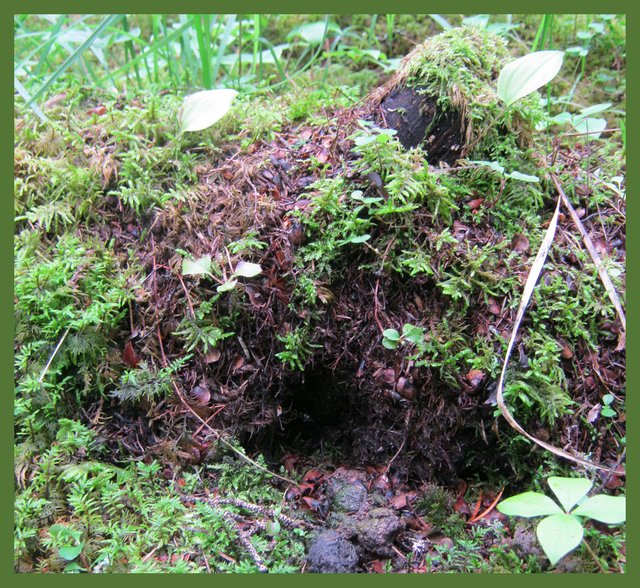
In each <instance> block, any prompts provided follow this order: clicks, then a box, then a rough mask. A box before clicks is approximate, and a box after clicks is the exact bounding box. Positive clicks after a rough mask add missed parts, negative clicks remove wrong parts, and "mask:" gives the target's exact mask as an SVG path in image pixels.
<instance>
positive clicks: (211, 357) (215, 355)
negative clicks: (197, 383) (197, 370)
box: [204, 349, 220, 363]
mask: <svg viewBox="0 0 640 588" xmlns="http://www.w3.org/2000/svg"><path fill="white" fill-rule="evenodd" d="M204 359H205V361H206V362H207V363H215V362H216V361H218V360H219V359H220V350H219V349H209V351H208V352H207V354H206V355H205V356H204Z"/></svg>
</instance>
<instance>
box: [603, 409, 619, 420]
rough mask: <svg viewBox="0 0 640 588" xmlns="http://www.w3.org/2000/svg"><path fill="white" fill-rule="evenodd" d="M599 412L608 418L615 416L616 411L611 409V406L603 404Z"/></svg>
mask: <svg viewBox="0 0 640 588" xmlns="http://www.w3.org/2000/svg"><path fill="white" fill-rule="evenodd" d="M600 414H601V415H602V416H603V417H606V418H608V419H610V418H613V417H614V416H616V411H615V410H613V408H611V407H610V406H603V407H602V410H601V411H600Z"/></svg>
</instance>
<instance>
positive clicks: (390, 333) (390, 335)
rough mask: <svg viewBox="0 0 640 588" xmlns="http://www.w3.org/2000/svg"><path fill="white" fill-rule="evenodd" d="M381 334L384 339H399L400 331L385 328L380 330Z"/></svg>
mask: <svg viewBox="0 0 640 588" xmlns="http://www.w3.org/2000/svg"><path fill="white" fill-rule="evenodd" d="M382 335H383V337H384V338H385V339H389V341H399V340H400V333H398V331H396V330H395V329H385V330H384V331H382Z"/></svg>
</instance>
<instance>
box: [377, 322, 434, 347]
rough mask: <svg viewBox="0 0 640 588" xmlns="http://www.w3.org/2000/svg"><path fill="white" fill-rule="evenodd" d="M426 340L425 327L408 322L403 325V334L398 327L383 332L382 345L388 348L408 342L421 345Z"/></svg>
mask: <svg viewBox="0 0 640 588" xmlns="http://www.w3.org/2000/svg"><path fill="white" fill-rule="evenodd" d="M422 341H424V329H423V328H422V327H416V326H415V325H410V324H406V325H404V326H403V327H402V335H401V334H400V333H399V332H398V331H396V329H385V330H384V332H383V333H382V345H383V346H384V347H386V348H387V349H396V348H397V347H398V345H405V344H406V343H407V342H409V343H413V344H414V345H419V344H420V343H421V342H422Z"/></svg>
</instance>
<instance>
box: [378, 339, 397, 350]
mask: <svg viewBox="0 0 640 588" xmlns="http://www.w3.org/2000/svg"><path fill="white" fill-rule="evenodd" d="M382 346H383V347H386V348H387V349H397V348H398V342H397V341H392V340H391V339H383V340H382Z"/></svg>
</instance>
